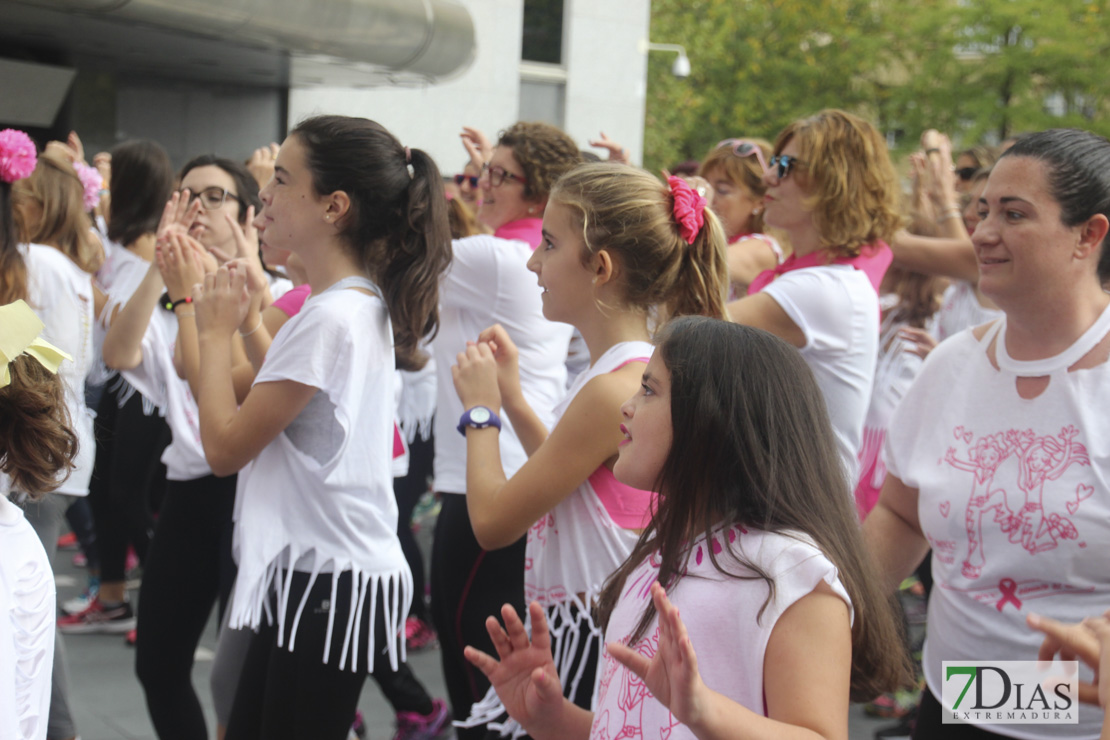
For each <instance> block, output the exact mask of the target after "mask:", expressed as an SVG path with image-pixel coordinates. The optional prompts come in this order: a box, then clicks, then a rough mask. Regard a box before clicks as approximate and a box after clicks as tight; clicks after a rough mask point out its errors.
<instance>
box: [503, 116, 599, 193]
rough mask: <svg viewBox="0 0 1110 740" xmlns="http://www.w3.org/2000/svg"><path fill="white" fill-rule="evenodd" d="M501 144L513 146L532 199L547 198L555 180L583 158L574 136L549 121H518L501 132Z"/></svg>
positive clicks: (514, 154) (526, 189)
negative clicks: (571, 136) (548, 122)
mask: <svg viewBox="0 0 1110 740" xmlns="http://www.w3.org/2000/svg"><path fill="white" fill-rule="evenodd" d="M497 146H504V147H508V148H509V149H512V150H513V157H514V158H515V159H516V161H517V163H518V164H519V165H520V168H521V169H522V170H524V178H525V181H524V197H525V198H526V199H528V200H536V201H542V200H544V199H546V198H547V196H548V195H549V194H550V193H551V188H553V187H554V186H555V181H556V180H558V179H559V178H560V177H562V176H563V175H564V174H565V173H566V172H569V171H570V170H571V169H573V168H574V167H575V166H576V165H578V164H581V162H582V154H581V152H579V151H578V145H577V144H575V143H574V139H572V138H570V136H568V135H567V134H566V133H564V132H563V131H562V130H560V129H557V128H555V127H554V126H552V125H550V124H547V123H538V122H527V121H518V122H517V123H514V124H513V125H512V126H509V128H507V129H505V130H504V131H502V132H501V133H500V135H499V138H498V139H497Z"/></svg>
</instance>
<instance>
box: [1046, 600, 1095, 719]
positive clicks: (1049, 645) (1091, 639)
mask: <svg viewBox="0 0 1110 740" xmlns="http://www.w3.org/2000/svg"><path fill="white" fill-rule="evenodd" d="M1108 617H1110V612H1106V613H1105V614H1103V615H1102V616H1101V617H1088V618H1087V619H1084V620H1083V621H1082V622H1077V623H1073V624H1065V623H1064V622H1058V621H1056V620H1055V619H1050V618H1048V617H1042V616H1040V615H1039V614H1030V615H1029V616H1027V617H1026V618H1025V622H1026V624H1028V625H1029V626H1030V627H1032V628H1033V629H1035V630H1037V631H1038V632H1043V633H1044V635H1045V638H1044V642H1042V643H1041V648H1040V650H1039V651H1038V652H1037V660H1052V659H1053V658H1054V657H1056V656H1059V657H1060V660H1065V661H1067V660H1081V661H1083V662H1084V663H1086V664H1087V665H1088V666H1090V667H1091V668H1093V669H1094V671H1095V679H1094V682H1093V683H1088V682H1086V681H1080V682H1079V701H1081V702H1084V703H1086V704H1098V705H1099V706H1101V707H1103V708H1105V707H1107V706H1108V705H1110V680H1106V681H1102V680H1100V679H1101V677H1102V676H1110V619H1108Z"/></svg>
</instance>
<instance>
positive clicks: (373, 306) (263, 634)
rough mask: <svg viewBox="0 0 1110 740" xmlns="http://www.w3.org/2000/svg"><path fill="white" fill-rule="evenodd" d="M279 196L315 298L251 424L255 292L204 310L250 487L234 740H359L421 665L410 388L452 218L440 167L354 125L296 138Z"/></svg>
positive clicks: (275, 236)
mask: <svg viewBox="0 0 1110 740" xmlns="http://www.w3.org/2000/svg"><path fill="white" fill-rule="evenodd" d="M261 198H262V203H263V208H262V212H261V214H260V216H259V218H258V219H257V220H256V223H257V225H258V227H259V233H260V239H261V240H262V242H263V243H264V244H266V245H268V246H271V247H274V248H277V249H288V250H290V251H292V252H293V253H294V254H296V255H297V256H298V257H299V258H300V260H301V262H302V263H303V265H304V268H305V272H306V273H307V275H308V281H309V284H310V285H311V286H312V297H310V298H309V299H308V300H307V301H306V302H305V304H304V307H303V308H302V309H301V311H300V312H299V313H298V314H297V315H296V316H294V317H293V318H291V319H290V320H289V321H288V323H286V324H285V326H283V327H282V329H281V330H280V331H279V332H278V334H277V335H276V336H275V337H274V341H273V343H272V344H271V345H270V347H269V350H268V351H267V353H266V357H265V360H263V362H262V364H261V367H260V368H259V371H258V375H257V377H256V378H255V381H254V385H253V386H252V387H251V390H250V392H249V393H248V394H247V397H246V399H245V400H244V401H243V403H242V405H241V406H239V407H238V408H237V406H236V400H235V390H234V387H233V383H232V375H231V369H232V356H231V350H230V347H231V342H230V339H231V336H232V335H233V334H234V332H235V330H236V329H237V328H239V327H240V326H241V324H242V322H243V318H244V315H245V312H246V309H247V304H248V301H249V296H248V293H247V290H246V283H247V279H246V275H245V274H244V271H243V270H242V269H240V267H239V265H238V264H237V263H234V262H233V263H231V264H230V265H228V266H224V267H221V268H220V269H219V270H218V271H217V272H215V273H214V274H209V275H206V276H205V282H204V284H203V285H198V286H195V287H194V289H193V295H192V299H193V304H194V306H195V309H196V319H197V329H198V335H199V341H200V354H201V362H200V378H199V388H198V390H199V397H198V405H199V409H200V432H201V441H202V443H203V445H204V450H205V455H206V456H207V459H208V462H209V463H210V464H211V466H212V469H213V470H214V471H215V472H216V473H217V474H218V475H229V474H231V473H234V472H236V471H239V470H242V471H243V472H242V479H241V485H240V488H239V501H238V513H237V517H236V540H237V546H238V555H239V573H238V580H237V581H236V585H235V592H234V598H233V602H232V610H231V616H230V620H229V622H230V624H231V626H232V627H236V628H242V627H251V628H253V629H256V630H258V632H257V633H256V634H255V635H254V637H253V638H252V641H251V645H250V648H249V650H248V653H247V656H246V661H245V663H244V666H243V673H242V676H241V677H240V681H239V686H238V688H237V690H236V695H235V704H234V707H233V709H232V714H231V720H230V724H229V726H228V732H227V737H228V738H233V739H234V738H260V737H265V738H303V737H315V738H336V739H337V740H341V739H342V738H345V737H346V736H347V732H348V730H349V729H350V726H351V721H352V719H353V718H354V715H355V708H356V705H357V702H358V697H359V693H360V691H361V689H362V685H363V682H364V681H365V678H366V673H367V671H371V670H376V669H377V667H376V664H377V665H378V666H381V667H382V668H383V669H384V666H385V665H388V666H389V668H391V669H392V670H396V669H397V667H398V665H399V663H400V662H401V661H402V660H403V659H404V622H405V615H406V614H407V612H408V607H409V603H410V601H411V599H412V576H411V574H410V572H409V569H408V565H407V563H406V561H405V557H404V554H403V553H402V551H401V547H400V544H399V542H398V540H397V534H396V531H397V506H396V501H395V499H394V496H393V487H392V482H393V481H392V466H391V455H392V444H393V421H394V408H395V406H394V370H395V368H396V367H400V368H403V369H416V368H419V367H421V366H422V365H423V363H424V362H426V360H427V358H426V357H425V356H423V354H422V353H421V352H420V349H419V345H420V342H421V341H423V340H424V339H425V338H426V337H427V336H428V335H430V334H432V333H433V332H434V331H435V329H436V327H437V324H438V315H437V302H438V301H437V288H438V284H439V279H440V276H441V275H442V273H443V272H444V271H445V270H446V268H447V266H448V264H449V262H450V249H451V240H450V231H449V226H448V223H447V206H446V200H445V198H444V196H443V188H442V184H441V180H440V174H439V170H438V169H437V168H436V166H435V163H434V162H433V161H432V159H431V158H430V157H429V156H428V155H427V154H426V153H424V152H422V151H420V150H417V149H411V150H410V149H408V148H406V147H403V146H402V145H401V144H400V143H399V142H398V141H397V140H396V139H395V138H394V137H393V136H392V135H391V134H390V133H389V132H388V131H386V130H385V129H384V128H382V127H381V126H380V125H379V124H377V123H374V122H373V121H368V120H365V119H358V118H346V117H342V116H321V117H317V118H312V119H309V120H307V121H304V122H303V123H301V124H300V125H299V126H297V128H296V129H294V131H293V132H292V133H291V134H290V136H289V137H288V138H287V139H286V140H285V143H284V144H282V146H281V150H280V151H279V153H278V156H277V162H276V167H275V172H274V178H273V179H272V180H271V181H270V182H269V183H268V184H267V185H266V187H264V188H263V190H262V192H261ZM252 461H253V462H252ZM379 656H381V657H379Z"/></svg>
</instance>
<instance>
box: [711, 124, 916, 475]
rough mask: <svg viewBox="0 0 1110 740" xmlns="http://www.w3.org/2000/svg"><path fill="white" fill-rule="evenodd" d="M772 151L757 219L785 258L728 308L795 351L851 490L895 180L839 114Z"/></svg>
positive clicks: (871, 135)
mask: <svg viewBox="0 0 1110 740" xmlns="http://www.w3.org/2000/svg"><path fill="white" fill-rule="evenodd" d="M774 155H775V156H773V157H772V158H771V161H770V167H769V168H768V169H767V173H766V175H765V176H764V183H765V184H766V186H767V192H766V194H765V195H764V199H763V203H764V209H765V210H764V220H765V222H766V223H767V224H768V225H769V226H773V227H775V228H778V229H781V230H782V231H783V232H785V233H786V235H787V238H788V239H789V240H790V244H791V246H792V247H793V248H794V253H793V255H791V257H790V258H788V259H787V260H786V261H785V262H783V264H781V265H780V266H778V267H777V268H775V269H774V270H769V271H767V272H764V273H762V274H761V275H759V277H757V278H756V279H755V281H753V282H752V284H751V285H750V286H748V295H747V297H745V298H741V299H740V300H738V301H734V302H733V303H731V304H729V311H730V313H731V315H732V318H733V320H734V321H737V322H739V323H742V324H749V325H752V326H757V327H760V328H762V329H766V330H767V331H770V332H772V333H774V334H777V335H778V336H780V337H781V338H783V339H784V340H786V341H787V342H789V343H791V344H793V345H794V346H795V347H798V349H799V350H800V351H801V353H802V357H804V358H805V360H806V362H808V363H809V366H810V368H811V369H812V370H813V373H814V375H815V376H816V378H817V385H818V386H819V387H820V388H821V391H822V393H823V394H824V396H825V402H826V404H827V405H828V409H829V416H830V419H831V421H832V426H833V431H834V432H835V436H836V442H837V448H838V451H839V453H840V457H841V459H842V461H843V464H844V471H845V475H846V476H848V480H849V481H850V482H851V484H852V485H853V486H854V484H855V482H856V479H857V474H858V467H859V462H858V460H857V453H858V450H859V446H860V442H861V440H862V434H863V420H864V416H865V414H866V413H867V406H868V403H869V402H870V397H871V385H872V382H873V380H874V376H875V357H876V354H877V352H878V340H879V301H878V290H879V283H880V282H881V281H882V277H883V274H884V273H885V272H886V268H887V267H888V266H889V265H890V261H891V254H890V248H889V247H888V246H887V245H886V240H888V239H890V238H891V236H892V235H893V233H894V232H895V230H896V229H897V228H898V226H899V223H900V221H901V216H900V215H899V209H898V185H897V176H896V174H895V172H894V166H893V165H892V164H891V161H890V156H889V155H888V153H887V147H886V142H885V141H884V139H883V137H882V135H881V134H880V133H879V132H878V131H877V130H876V129H875V127H874V126H872V125H871V124H870V123H868V122H867V121H865V120H863V119H861V118H858V117H857V116H854V115H852V114H850V113H845V112H843V111H839V110H831V109H830V110H824V111H821V112H820V113H818V114H816V115H815V116H812V117H810V118H805V119H802V120H799V121H795V122H794V123H792V124H790V125H789V126H787V127H786V128H785V129H784V130H783V131H782V133H780V134H779V136H778V138H777V139H776V141H775V148H774ZM784 391H785V392H789V389H784Z"/></svg>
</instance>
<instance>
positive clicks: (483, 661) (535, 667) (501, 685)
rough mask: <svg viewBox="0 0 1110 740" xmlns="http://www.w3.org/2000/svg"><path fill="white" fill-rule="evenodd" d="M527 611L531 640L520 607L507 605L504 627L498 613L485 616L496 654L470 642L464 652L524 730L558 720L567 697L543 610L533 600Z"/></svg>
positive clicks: (554, 722) (505, 606) (503, 609)
mask: <svg viewBox="0 0 1110 740" xmlns="http://www.w3.org/2000/svg"><path fill="white" fill-rule="evenodd" d="M528 614H529V616H530V617H531V618H532V639H531V640H529V639H528V633H527V632H526V631H525V629H524V624H523V623H522V622H521V621H520V617H518V616H517V614H516V610H514V609H513V607H512V606H510V605H509V604H505V605H504V606H502V607H501V618H502V620H504V622H505V626H504V628H502V627H501V625H500V624H499V623H498V622H497V618H496V617H490V618H488V619H487V620H486V629H487V630H488V631H489V636H490V639H492V640H493V647H494V648H495V649H496V650H497V658H494V657H492V656H490V655H487V654H485V653H483V652H482V651H481V650H477V649H475V648H473V647H469V646H467V647H466V649H465V650H464V651H463V655H465V656H466V659H467V660H469V661H470V662H471V663H473V664H474V666H475V667H476V668H477V669H478V670H480V671H481V672H482V673H484V674H485V676H486V678H488V679H489V681H490V683H491V684H492V685H493V688H494V690H495V691H497V695H498V696H499V697H500V698H501V703H502V704H504V705H505V709H506V710H508V712H509V715H510V716H511V717H512V718H513V719H515V720H516V721H517V722H519V723H520V724H521V725H522V726H523V727H524V728H525V729H529V728H531V727H536V726H542V725H544V724H547V725H554V724H556V722H557V720H558V718H559V716H560V713H561V711H562V708H563V704H564V702H566V699H564V698H563V689H562V686H560V684H559V673H558V671H557V670H556V668H555V661H554V660H553V659H552V657H551V636H550V633H549V632H548V629H547V619H546V618H544V614H543V609H542V608H540V605H539V604H537V603H536V602H534V601H533V602H532V603H531V604H529V605H528Z"/></svg>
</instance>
